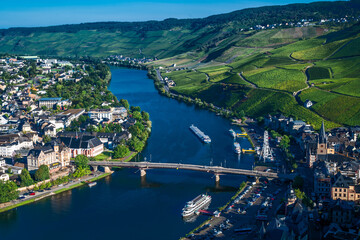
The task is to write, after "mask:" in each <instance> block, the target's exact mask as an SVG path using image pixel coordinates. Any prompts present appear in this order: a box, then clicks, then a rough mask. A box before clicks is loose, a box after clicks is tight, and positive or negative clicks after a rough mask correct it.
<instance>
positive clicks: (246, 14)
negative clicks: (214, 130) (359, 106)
mask: <svg viewBox="0 0 360 240" xmlns="http://www.w3.org/2000/svg"><path fill="white" fill-rule="evenodd" d="M359 15H360V8H359V5H357V4H355V2H353V1H336V2H314V3H310V4H290V5H285V6H267V7H260V8H249V9H244V10H239V11H234V12H231V13H226V14H219V15H214V16H209V17H207V18H201V19H174V18H171V19H166V20H164V21H147V22H99V23H84V24H74V25H62V26H51V27H37V28H10V29H3V30H0V53H10V54H29V55H54V56H72V57H74V56H93V57H106V56H109V55H113V54H122V55H126V56H130V57H143V56H145V57H158V58H167V57H172V56H175V55H178V54H181V53H185V52H189V51H197V52H201V53H204V54H205V56H204V59H203V61H207V62H210V61H212V60H216V59H217V58H218V57H220V56H222V55H223V53H225V52H228V51H229V50H230V51H231V49H233V48H232V47H240V48H241V47H244V46H245V47H259V46H261V47H264V46H271V47H274V46H279V45H281V44H288V43H292V42H295V41H297V40H298V39H306V38H311V37H316V36H319V35H322V34H323V32H324V29H322V28H312V27H309V28H301V29H300V28H288V29H286V28H285V29H284V30H283V31H278V30H277V29H274V30H271V31H260V32H258V31H250V32H244V31H242V29H249V28H250V27H254V26H255V25H263V26H267V25H268V24H274V23H277V24H280V23H281V24H283V25H284V26H286V24H287V23H290V22H293V23H296V22H299V21H301V20H302V19H313V20H314V21H319V20H320V19H326V18H341V17H344V16H359ZM354 44H355V43H354ZM236 50H238V51H239V52H238V54H237V56H235V57H241V56H243V55H244V54H247V51H243V50H244V49H236ZM344 51H346V50H344ZM254 52H261V51H259V50H255V51H254ZM224 57H225V56H224ZM232 57H234V56H232ZM219 60H220V61H223V60H224V59H219Z"/></svg>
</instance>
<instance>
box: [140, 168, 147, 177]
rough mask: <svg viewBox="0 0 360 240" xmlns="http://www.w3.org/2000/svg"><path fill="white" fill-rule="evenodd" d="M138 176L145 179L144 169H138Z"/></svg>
mask: <svg viewBox="0 0 360 240" xmlns="http://www.w3.org/2000/svg"><path fill="white" fill-rule="evenodd" d="M140 176H141V177H145V176H146V171H145V169H141V168H140Z"/></svg>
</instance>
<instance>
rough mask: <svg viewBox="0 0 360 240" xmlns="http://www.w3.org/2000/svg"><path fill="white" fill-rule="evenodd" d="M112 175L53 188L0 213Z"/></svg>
mask: <svg viewBox="0 0 360 240" xmlns="http://www.w3.org/2000/svg"><path fill="white" fill-rule="evenodd" d="M111 174H112V173H103V174H101V175H95V176H90V177H89V176H87V177H84V178H82V179H81V181H79V182H74V183H73V184H71V183H68V184H67V185H64V186H57V187H55V188H53V189H52V190H48V191H46V192H44V193H40V195H37V196H36V195H35V196H34V197H31V196H30V197H31V199H26V200H23V201H21V200H20V201H19V200H14V201H12V202H11V203H12V204H11V205H8V206H6V207H3V208H0V213H3V212H6V211H9V210H11V209H14V208H17V207H20V206H24V205H27V204H30V203H33V202H37V201H39V200H41V199H44V198H47V197H51V196H54V195H56V194H59V193H62V192H65V191H69V190H71V189H74V188H77V187H80V186H83V185H85V184H87V183H86V182H84V181H92V182H93V181H97V180H99V179H102V178H105V177H107V176H109V175H111ZM30 197H29V198H30ZM18 201H19V202H18Z"/></svg>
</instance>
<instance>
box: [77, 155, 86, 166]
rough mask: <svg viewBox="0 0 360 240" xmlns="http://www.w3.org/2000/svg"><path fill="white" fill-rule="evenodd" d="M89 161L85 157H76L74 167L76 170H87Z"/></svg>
mask: <svg viewBox="0 0 360 240" xmlns="http://www.w3.org/2000/svg"><path fill="white" fill-rule="evenodd" d="M88 163H89V159H88V158H87V157H86V156H85V155H77V156H76V158H75V165H76V167H77V168H84V169H87V168H89V166H88Z"/></svg>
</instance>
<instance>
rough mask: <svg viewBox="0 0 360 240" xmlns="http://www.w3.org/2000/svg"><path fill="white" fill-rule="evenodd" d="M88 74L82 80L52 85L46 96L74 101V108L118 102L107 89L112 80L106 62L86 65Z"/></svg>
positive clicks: (93, 106)
mask: <svg viewBox="0 0 360 240" xmlns="http://www.w3.org/2000/svg"><path fill="white" fill-rule="evenodd" d="M86 71H87V73H88V76H85V77H84V78H83V79H82V80H81V81H80V82H77V83H74V82H72V81H63V82H58V83H56V84H55V85H52V86H51V87H50V88H49V89H48V90H47V93H46V95H45V97H62V98H64V99H70V100H71V101H72V107H74V108H86V109H87V110H88V109H90V107H91V108H97V107H99V108H100V107H101V104H102V103H104V102H109V103H113V104H117V103H118V100H117V99H116V97H115V96H114V95H113V94H112V93H111V92H110V91H109V90H108V89H107V85H108V83H109V80H110V70H109V67H108V66H106V65H105V64H101V63H98V64H95V65H94V66H91V65H88V66H87V67H86Z"/></svg>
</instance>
